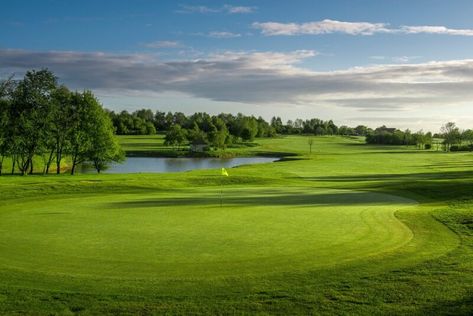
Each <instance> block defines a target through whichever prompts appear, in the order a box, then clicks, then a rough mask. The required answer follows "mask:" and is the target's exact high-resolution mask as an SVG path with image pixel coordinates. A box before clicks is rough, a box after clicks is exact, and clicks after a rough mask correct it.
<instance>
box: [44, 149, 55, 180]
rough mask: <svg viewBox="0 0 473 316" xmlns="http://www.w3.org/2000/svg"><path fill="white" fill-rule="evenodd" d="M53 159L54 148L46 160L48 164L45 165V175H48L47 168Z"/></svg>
mask: <svg viewBox="0 0 473 316" xmlns="http://www.w3.org/2000/svg"><path fill="white" fill-rule="evenodd" d="M53 157H54V148H53V149H52V150H51V152H50V153H49V158H48V162H47V163H46V171H45V174H48V173H49V167H50V166H51V163H52V162H53Z"/></svg>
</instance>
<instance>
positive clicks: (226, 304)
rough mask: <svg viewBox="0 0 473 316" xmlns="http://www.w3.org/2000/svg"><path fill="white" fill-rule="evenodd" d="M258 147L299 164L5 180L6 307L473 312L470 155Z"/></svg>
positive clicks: (291, 141)
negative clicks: (287, 155)
mask: <svg viewBox="0 0 473 316" xmlns="http://www.w3.org/2000/svg"><path fill="white" fill-rule="evenodd" d="M126 142H128V143H133V142H135V143H138V144H140V145H136V146H135V147H136V148H146V150H147V151H148V150H151V151H153V150H160V149H159V140H158V141H155V140H154V139H151V140H149V143H148V142H145V141H144V140H143V139H140V138H136V139H133V138H132V137H128V138H127V140H126ZM155 142H156V143H157V144H156V147H155ZM256 143H257V146H254V147H245V148H243V149H241V150H242V151H244V152H245V154H252V153H253V154H254V153H261V152H269V153H273V154H274V153H287V152H292V153H296V154H297V157H296V158H297V159H295V160H288V161H282V162H276V163H271V164H262V165H253V166H242V167H238V168H233V169H231V170H229V173H230V177H228V178H227V177H221V176H219V173H218V170H199V171H193V172H185V173H177V174H155V175H154V174H147V175H146V174H145V175H100V176H94V175H87V176H86V175H81V176H75V177H71V176H67V175H62V176H27V177H19V176H5V177H0V192H1V197H2V198H1V200H0V253H1V254H2V255H1V256H0V313H4V314H15V313H16V314H32V315H38V314H44V315H49V314H166V313H169V314H253V313H257V314H272V313H277V314H380V313H383V314H410V315H412V314H434V313H435V314H465V315H467V314H471V313H472V312H473V248H472V247H473V238H472V237H473V211H472V209H473V208H472V205H473V199H472V198H471V197H472V193H473V185H472V183H473V182H472V180H473V168H472V166H473V164H472V162H473V157H472V156H471V155H469V154H465V153H449V154H445V153H440V152H434V151H418V150H415V149H413V148H406V147H377V146H368V145H364V144H363V141H362V140H361V139H359V138H342V137H318V138H315V145H314V146H313V153H312V154H311V155H309V154H308V145H307V138H305V137H284V138H277V139H261V140H257V141H256ZM235 150H236V149H235ZM220 194H222V206H220V202H221V200H220Z"/></svg>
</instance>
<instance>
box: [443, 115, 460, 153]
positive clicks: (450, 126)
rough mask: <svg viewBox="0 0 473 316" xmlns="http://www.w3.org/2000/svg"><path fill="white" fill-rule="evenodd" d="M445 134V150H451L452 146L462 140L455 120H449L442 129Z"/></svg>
mask: <svg viewBox="0 0 473 316" xmlns="http://www.w3.org/2000/svg"><path fill="white" fill-rule="evenodd" d="M440 131H441V133H442V136H443V143H444V145H445V151H450V147H451V146H452V145H454V144H457V143H458V142H459V140H460V137H461V134H460V130H459V128H458V127H457V126H456V125H455V123H453V122H448V123H446V124H445V125H443V126H442V128H441V129H440Z"/></svg>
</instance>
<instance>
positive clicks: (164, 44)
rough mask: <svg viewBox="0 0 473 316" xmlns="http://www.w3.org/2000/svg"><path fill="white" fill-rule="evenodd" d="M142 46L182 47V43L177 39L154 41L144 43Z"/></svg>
mask: <svg viewBox="0 0 473 316" xmlns="http://www.w3.org/2000/svg"><path fill="white" fill-rule="evenodd" d="M144 46H146V47H149V48H179V47H182V44H181V43H179V42H177V41H155V42H150V43H145V44H144Z"/></svg>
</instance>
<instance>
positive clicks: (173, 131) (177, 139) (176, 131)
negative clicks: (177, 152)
mask: <svg viewBox="0 0 473 316" xmlns="http://www.w3.org/2000/svg"><path fill="white" fill-rule="evenodd" d="M185 141H186V132H185V130H184V129H182V127H181V125H179V124H175V125H173V126H172V127H171V128H170V129H169V130H168V132H167V133H166V136H165V138H164V145H166V146H176V145H177V147H179V146H181V145H182V144H183V143H184V142H185Z"/></svg>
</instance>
